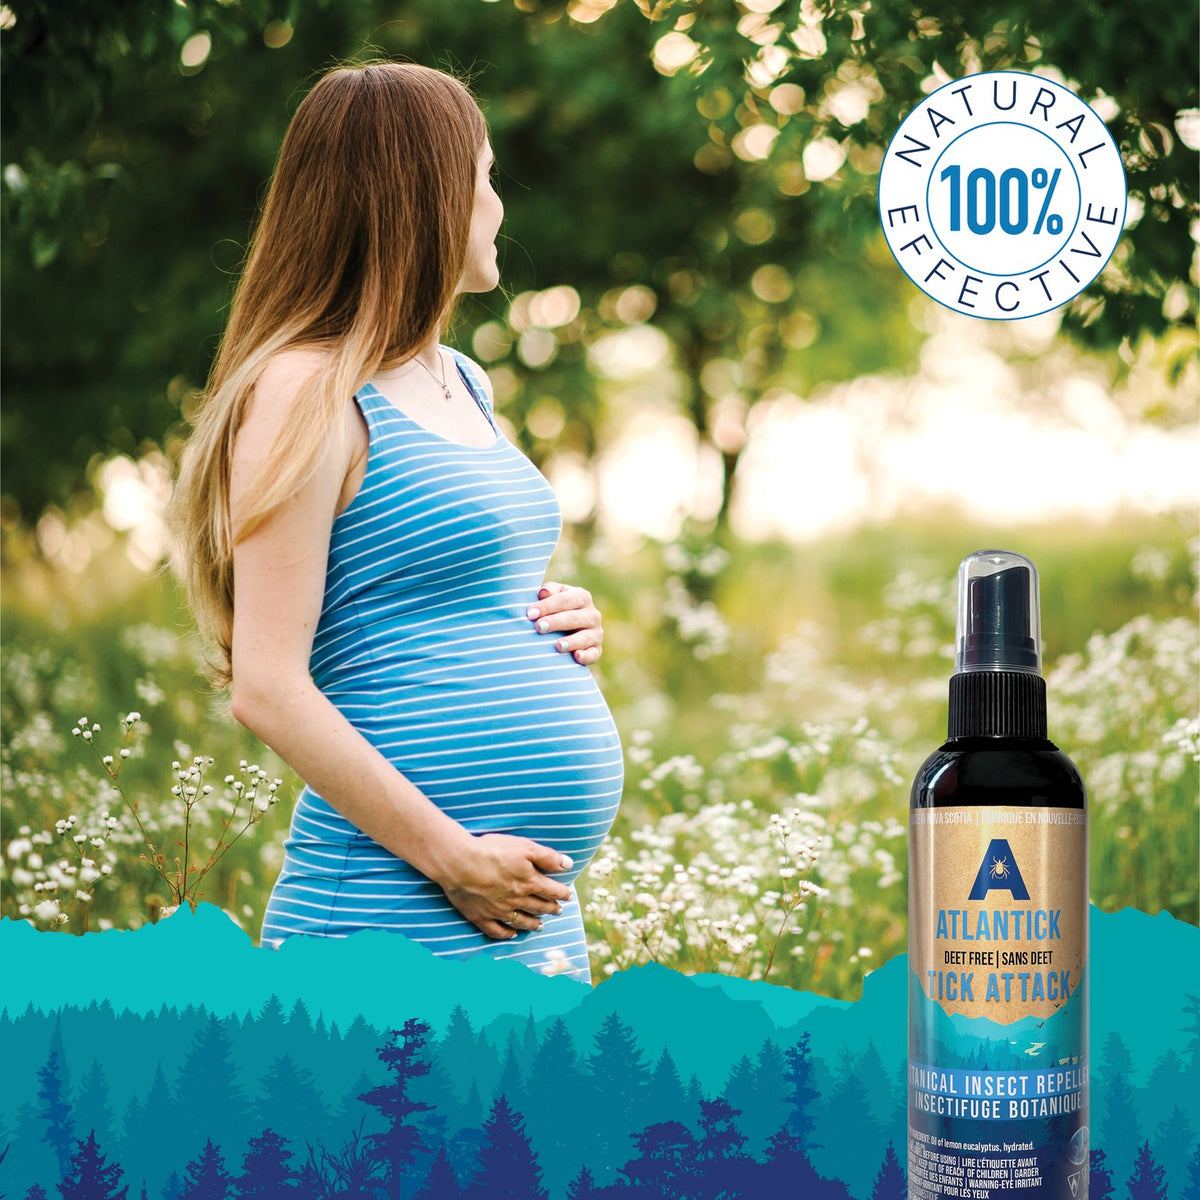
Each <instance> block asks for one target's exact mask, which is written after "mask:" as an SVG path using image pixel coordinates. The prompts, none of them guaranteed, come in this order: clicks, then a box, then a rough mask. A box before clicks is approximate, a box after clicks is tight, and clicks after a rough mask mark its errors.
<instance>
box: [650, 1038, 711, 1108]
mask: <svg viewBox="0 0 1200 1200" xmlns="http://www.w3.org/2000/svg"><path fill="white" fill-rule="evenodd" d="M646 1108H647V1111H649V1112H652V1113H653V1114H654V1115H655V1116H656V1117H661V1118H663V1119H664V1120H678V1121H683V1122H684V1123H685V1124H687V1123H688V1120H687V1118H688V1117H689V1115H690V1114H689V1113H688V1102H687V1095H686V1093H685V1092H684V1090H683V1080H682V1079H681V1078H680V1075H679V1068H678V1067H677V1066H676V1065H675V1060H674V1058H672V1057H671V1052H670V1050H668V1049H667V1048H666V1046H664V1047H663V1050H662V1053H661V1054H660V1055H659V1056H658V1062H656V1063H655V1064H654V1070H653V1072H652V1073H651V1075H650V1082H649V1084H648V1085H647V1087H646ZM697 1108H699V1104H698V1103H697Z"/></svg>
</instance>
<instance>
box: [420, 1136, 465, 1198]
mask: <svg viewBox="0 0 1200 1200" xmlns="http://www.w3.org/2000/svg"><path fill="white" fill-rule="evenodd" d="M462 1194H463V1193H462V1188H461V1187H459V1184H458V1176H457V1175H455V1173H454V1168H453V1167H452V1166H451V1165H450V1155H449V1154H448V1153H447V1152H446V1147H445V1145H444V1144H443V1145H441V1146H439V1147H438V1152H437V1156H436V1157H435V1158H434V1160H433V1166H431V1167H430V1168H429V1174H428V1175H427V1176H426V1177H425V1184H424V1186H423V1187H422V1188H421V1190H420V1191H419V1192H418V1193H417V1194H416V1196H415V1197H414V1198H413V1200H462Z"/></svg>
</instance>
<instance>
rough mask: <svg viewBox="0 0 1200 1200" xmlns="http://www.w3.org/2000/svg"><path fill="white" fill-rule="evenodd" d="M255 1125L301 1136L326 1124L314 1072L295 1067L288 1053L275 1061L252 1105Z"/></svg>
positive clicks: (264, 1077) (322, 1102)
mask: <svg viewBox="0 0 1200 1200" xmlns="http://www.w3.org/2000/svg"><path fill="white" fill-rule="evenodd" d="M252 1111H253V1113H254V1120H255V1123H256V1124H257V1125H258V1126H260V1127H262V1128H266V1127H267V1126H268V1125H269V1126H271V1128H273V1129H278V1130H281V1131H282V1132H283V1133H284V1134H285V1135H291V1136H293V1137H295V1136H303V1135H304V1134H305V1133H306V1132H307V1131H308V1130H311V1129H317V1128H319V1127H321V1126H322V1125H324V1123H325V1104H324V1101H323V1100H322V1097H321V1093H320V1090H319V1089H318V1087H317V1081H316V1078H315V1077H314V1076H313V1073H312V1072H311V1071H309V1070H306V1069H305V1068H304V1067H301V1066H297V1064H296V1062H295V1060H294V1059H293V1058H292V1056H291V1055H290V1054H283V1055H280V1056H279V1057H278V1058H276V1059H275V1060H274V1061H273V1062H272V1063H271V1065H270V1066H269V1067H268V1068H267V1072H266V1074H265V1075H263V1077H262V1081H261V1082H260V1084H259V1094H258V1098H257V1100H255V1102H254V1106H253V1110H252Z"/></svg>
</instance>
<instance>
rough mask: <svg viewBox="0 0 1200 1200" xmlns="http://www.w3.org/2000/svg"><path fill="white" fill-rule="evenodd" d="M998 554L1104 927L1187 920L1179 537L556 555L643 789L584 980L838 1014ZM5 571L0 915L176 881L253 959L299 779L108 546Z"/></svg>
mask: <svg viewBox="0 0 1200 1200" xmlns="http://www.w3.org/2000/svg"><path fill="white" fill-rule="evenodd" d="M985 544H991V545H998V546H1003V547H1006V548H1012V549H1018V550H1021V551H1022V552H1024V553H1027V554H1029V555H1030V556H1032V557H1033V559H1034V560H1035V562H1037V564H1038V566H1039V569H1040V572H1041V581H1042V607H1043V639H1044V644H1045V664H1046V673H1047V677H1048V681H1049V690H1050V697H1051V700H1050V704H1051V710H1050V722H1051V736H1052V737H1053V738H1054V739H1055V740H1056V741H1057V742H1058V743H1059V744H1060V745H1061V746H1062V747H1063V748H1064V749H1065V750H1067V751H1068V753H1070V754H1071V755H1072V757H1073V758H1074V759H1075V760H1076V762H1077V763H1078V765H1079V766H1080V769H1081V771H1082V772H1083V775H1084V779H1085V781H1086V782H1087V783H1088V786H1089V791H1090V795H1091V804H1092V812H1093V821H1092V841H1091V846H1092V851H1091V853H1092V862H1091V890H1092V897H1093V900H1094V901H1095V902H1096V903H1098V904H1099V905H1101V906H1102V907H1104V908H1106V909H1115V908H1120V907H1123V906H1125V905H1134V906H1136V907H1138V908H1141V909H1144V910H1146V911H1150V912H1156V911H1158V910H1159V909H1160V908H1166V909H1168V910H1170V911H1171V912H1173V913H1174V914H1176V915H1177V916H1179V917H1181V918H1183V919H1185V920H1189V921H1192V922H1196V920H1197V861H1196V846H1197V836H1198V826H1197V822H1198V818H1197V765H1196V743H1197V737H1198V733H1200V722H1198V720H1197V694H1196V693H1197V631H1196V623H1195V603H1196V575H1195V570H1196V566H1195V563H1196V542H1195V529H1194V522H1192V521H1191V520H1190V519H1188V520H1183V519H1176V518H1169V517H1164V518H1161V519H1157V520H1137V521H1135V520H1132V519H1130V520H1127V521H1125V522H1123V523H1120V524H1116V525H1113V524H1109V525H1106V526H1104V527H1100V526H1096V527H1083V526H1073V527H1069V528H1046V527H1038V528H1036V529H1013V530H1004V531H994V530H993V531H989V532H988V533H987V534H985V535H981V534H980V532H979V531H978V530H974V529H969V528H958V527H955V526H954V525H953V524H952V523H950V522H946V523H941V524H934V523H930V524H928V525H921V524H919V523H908V524H906V525H905V526H904V527H903V528H889V529H873V530H864V531H862V532H859V533H857V534H855V535H853V536H850V537H847V538H843V539H840V540H837V541H828V542H822V543H817V544H813V545H809V546H804V547H794V546H785V545H778V544H754V545H747V544H740V543H736V542H729V543H727V544H723V545H716V544H714V543H713V542H712V541H710V540H709V539H707V538H706V537H704V536H702V535H701V534H700V533H689V534H687V535H685V536H684V537H682V538H681V539H680V540H678V541H677V542H674V543H672V544H670V545H667V546H663V545H659V544H655V543H645V542H643V543H637V544H631V545H618V544H613V543H607V542H604V541H601V540H592V541H591V542H588V543H584V542H582V541H580V540H576V541H574V542H572V541H570V540H567V541H565V542H564V544H563V545H562V546H561V547H560V551H559V554H558V556H557V557H556V560H555V562H554V564H553V565H552V569H551V577H552V578H557V579H564V580H568V581H572V582H579V583H582V584H584V585H585V586H587V587H589V588H590V589H591V590H592V591H593V593H594V594H595V596H596V597H597V601H598V603H599V604H600V607H601V611H602V612H603V613H604V615H605V629H606V641H605V656H604V659H603V660H602V662H601V664H600V666H599V668H597V673H598V676H599V678H600V681H601V684H602V687H603V689H604V691H605V695H606V697H607V698H608V700H609V704H610V706H611V707H612V709H613V712H614V715H615V717H616V720H617V723H618V726H619V727H620V730H621V734H622V738H623V742H624V745H625V750H626V763H627V783H626V793H625V799H624V803H623V806H622V811H621V814H620V816H619V818H618V820H617V823H616V825H615V827H614V829H613V832H612V836H611V838H610V840H609V842H608V843H607V845H606V846H605V848H604V849H603V850H602V851H601V853H600V855H599V856H598V858H597V859H596V860H595V862H594V863H593V865H592V867H591V869H590V871H589V872H588V874H587V875H586V876H585V878H584V880H583V881H582V882H581V885H580V891H581V894H582V897H583V900H584V904H585V912H586V915H587V922H588V932H589V938H590V940H591V944H592V950H593V964H594V969H595V974H596V976H597V977H598V978H599V977H602V976H603V974H604V973H605V972H607V971H611V970H614V969H619V968H622V967H625V966H628V965H631V964H633V963H636V962H641V961H646V960H648V959H651V958H653V959H657V960H659V961H661V962H664V963H667V964H668V965H671V966H674V967H677V968H679V969H681V970H686V971H699V970H719V971H723V972H726V973H730V974H737V975H742V976H745V977H748V978H763V977H765V978H767V979H769V980H771V981H773V982H776V983H781V984H788V985H790V986H794V987H802V988H813V989H816V990H819V991H822V992H824V993H825V994H828V995H834V996H844V997H852V996H854V995H856V994H857V991H858V988H859V986H860V985H861V980H862V977H863V975H864V974H865V972H867V971H869V970H870V969H871V968H872V967H873V966H876V965H879V964H881V963H882V962H883V961H885V960H886V959H887V958H888V957H890V956H891V955H892V954H894V953H897V952H899V951H901V950H903V949H904V947H905V937H906V927H905V909H906V891H905V869H906V863H905V858H906V841H905V834H906V826H905V821H906V812H907V795H908V785H909V781H910V780H911V778H912V775H913V774H914V772H915V771H916V769H917V767H918V766H919V765H920V762H921V761H922V760H923V758H924V757H925V756H926V755H927V754H928V753H929V752H930V751H931V750H933V749H935V748H936V746H937V745H938V744H939V742H940V741H941V740H942V737H943V736H944V724H945V704H946V681H947V678H948V675H949V672H950V669H951V659H950V657H949V654H950V646H951V643H952V640H953V621H954V575H955V571H956V568H957V564H958V561H959V559H960V558H961V557H962V556H963V555H964V554H965V553H967V552H969V551H971V550H974V549H978V548H979V547H980V546H981V545H985ZM7 559H8V561H7V564H6V574H7V579H6V585H5V589H4V609H3V620H4V639H3V642H4V646H3V682H2V685H0V688H2V690H0V705H2V708H0V716H2V719H3V788H4V831H3V851H4V860H3V868H4V875H3V897H2V911H3V912H4V913H5V914H6V915H9V916H17V915H25V916H28V917H30V918H31V919H33V920H35V921H36V922H37V923H38V924H39V925H41V926H43V927H45V928H58V929H62V930H64V931H68V932H81V931H83V930H86V929H97V928H108V927H120V928H126V927H135V926H137V925H139V924H141V923H143V922H144V921H146V920H153V919H155V918H156V917H157V914H158V911H159V910H160V909H161V908H162V907H163V906H164V905H167V904H170V903H172V902H174V901H175V900H176V899H177V898H178V894H179V893H180V891H181V890H182V888H183V883H182V882H181V877H180V872H181V871H182V872H184V875H185V879H186V887H187V894H188V895H189V896H194V895H195V894H196V893H197V892H199V893H200V894H201V895H202V896H203V898H204V899H206V900H210V901H213V902H215V903H218V904H220V905H222V906H223V907H225V908H226V909H227V910H228V911H229V912H230V913H231V914H232V915H233V916H234V917H235V918H236V919H237V920H239V921H240V922H241V923H242V924H243V925H244V927H245V928H246V929H247V930H248V931H249V932H251V933H252V934H256V933H257V929H258V925H259V921H260V919H261V913H262V908H263V905H264V903H265V900H266V896H267V894H268V892H269V890H270V887H271V884H272V882H273V880H274V876H275V873H276V871H277V869H278V866H279V863H280V861H281V858H282V848H281V842H282V838H283V836H284V832H285V830H286V826H287V821H288V816H289V812H288V810H289V808H290V803H289V802H290V800H291V799H293V798H294V797H295V795H296V794H297V792H298V790H299V783H298V781H297V780H296V779H295V777H294V776H293V775H291V773H290V772H289V771H288V770H287V769H286V767H285V766H284V764H282V763H281V762H279V761H278V760H277V759H276V758H275V756H274V755H273V754H272V753H271V752H270V751H269V750H267V749H266V748H265V747H263V746H262V745H261V744H259V743H256V742H255V741H254V739H252V738H250V737H249V736H248V735H247V734H246V733H245V732H244V731H242V730H241V729H240V728H239V727H237V726H236V724H235V723H234V722H233V721H232V720H231V719H230V718H229V717H228V715H227V714H226V713H225V712H224V711H223V710H222V706H221V703H220V700H219V698H217V697H214V696H212V695H211V694H209V693H208V692H207V690H206V686H205V685H204V684H203V682H202V681H201V680H200V677H199V675H198V673H197V665H198V663H199V661H200V648H199V646H198V644H197V642H196V639H195V638H194V636H193V634H192V632H191V627H190V622H189V620H188V618H187V615H186V613H185V612H184V610H183V609H182V607H181V604H180V597H179V594H178V591H177V589H176V588H175V586H174V584H173V583H172V582H171V581H170V580H169V579H168V578H167V577H165V576H162V575H157V576H155V575H151V576H147V575H145V574H143V573H141V572H139V571H137V570H135V569H134V568H133V567H132V566H130V565H128V563H127V561H126V559H125V558H124V556H123V554H122V551H121V544H120V541H119V540H117V541H114V542H112V543H111V544H110V545H108V546H107V547H105V548H103V550H102V552H101V553H97V554H95V555H93V557H92V559H91V562H90V564H88V565H86V566H84V567H83V568H82V569H81V570H77V571H74V572H70V571H66V570H63V569H54V570H51V569H49V568H47V567H46V566H45V565H44V564H42V563H40V562H39V561H38V560H37V559H36V558H35V557H33V556H32V555H30V554H28V553H23V552H22V550H21V547H20V545H19V544H18V543H17V541H16V540H15V539H14V538H11V537H10V539H9V542H8V555H7ZM131 712H134V713H137V714H139V719H138V720H136V721H133V722H129V721H126V720H125V718H126V716H127V714H129V713H131ZM82 718H86V721H85V724H84V725H80V720H81V719H82ZM95 725H99V726H100V728H99V729H95V728H94V726H95ZM76 730H77V731H78V732H73V731H76ZM122 749H124V750H126V751H128V754H127V755H125V756H124V757H122V754H121V751H122ZM105 756H111V759H112V761H111V763H108V764H106V763H105V762H104V761H103V759H104V757H105ZM197 759H199V760H200V761H199V762H197V761H196V760H197ZM209 759H211V760H212V761H211V762H210V761H209ZM117 773H119V779H118V780H117V781H116V783H117V784H119V787H120V790H119V791H118V790H116V789H115V787H114V780H113V778H112V776H113V775H114V774H117ZM276 778H278V779H280V780H282V785H281V786H280V787H279V788H278V791H277V792H275V791H273V788H274V780H275V779H276ZM206 787H207V788H208V789H210V790H208V791H205V788H206ZM173 789H174V790H173ZM134 806H136V809H137V813H136V817H135V815H134V813H133V812H132V808H133V807H134ZM185 817H186V819H185ZM243 827H246V831H245V833H244V835H242V836H240V837H238V838H237V839H236V841H235V840H234V837H235V835H236V834H237V833H238V831H239V830H241V829H243ZM185 833H186V837H185ZM147 842H149V843H151V844H152V845H153V847H154V850H153V852H151V851H150V850H148V849H147ZM185 842H186V856H187V858H186V867H185V864H184V852H185V845H184V843H185ZM221 843H224V844H226V846H227V847H228V848H226V849H225V850H224V851H223V852H222V854H221V856H220V857H219V858H218V859H216V860H215V861H212V851H213V849H214V848H215V847H217V846H218V845H219V844H221ZM230 843H233V844H232V845H229V844H230ZM156 855H157V856H158V857H157V859H156V858H155V856H156ZM210 861H212V865H211V867H210V868H207V870H206V873H204V874H202V875H201V871H205V869H206V865H207V864H209V863H210ZM64 918H65V920H64Z"/></svg>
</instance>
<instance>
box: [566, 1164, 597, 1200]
mask: <svg viewBox="0 0 1200 1200" xmlns="http://www.w3.org/2000/svg"><path fill="white" fill-rule="evenodd" d="M595 1193H596V1181H595V1179H593V1178H592V1173H591V1171H589V1170H588V1169H587V1167H580V1168H579V1174H578V1175H576V1176H575V1178H574V1179H572V1180H571V1186H570V1187H569V1188H567V1200H592V1197H593V1196H594V1195H595Z"/></svg>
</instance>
